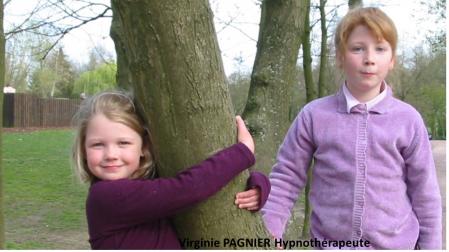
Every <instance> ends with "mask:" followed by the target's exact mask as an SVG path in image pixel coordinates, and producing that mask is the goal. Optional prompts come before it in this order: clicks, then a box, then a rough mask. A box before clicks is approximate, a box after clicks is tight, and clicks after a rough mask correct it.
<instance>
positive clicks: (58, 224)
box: [2, 130, 88, 249]
mask: <svg viewBox="0 0 449 252" xmlns="http://www.w3.org/2000/svg"><path fill="white" fill-rule="evenodd" d="M72 139H73V133H72V131H70V130H43V131H35V132H28V133H9V132H4V133H3V146H2V150H3V169H4V170H3V171H4V176H5V177H4V194H5V201H4V204H5V205H4V206H5V219H6V248H7V249H83V248H88V243H87V227H86V226H87V225H86V217H85V197H86V192H87V186H85V185H82V184H80V183H79V182H78V181H77V180H76V178H75V177H74V175H73V172H72V170H71V168H70V152H71V145H72Z"/></svg>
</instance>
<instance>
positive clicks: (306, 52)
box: [302, 0, 316, 102]
mask: <svg viewBox="0 0 449 252" xmlns="http://www.w3.org/2000/svg"><path fill="white" fill-rule="evenodd" d="M304 2H305V4H306V8H305V10H306V11H305V13H304V15H305V16H304V20H305V21H304V34H303V37H302V51H303V63H302V65H303V69H304V81H305V86H306V97H307V102H310V101H312V100H313V99H315V98H316V92H315V84H314V83H313V75H312V71H313V69H312V49H311V47H312V46H311V43H310V32H311V30H312V28H311V27H310V15H309V14H310V4H311V3H310V0H304Z"/></svg>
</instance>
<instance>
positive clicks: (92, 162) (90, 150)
mask: <svg viewBox="0 0 449 252" xmlns="http://www.w3.org/2000/svg"><path fill="white" fill-rule="evenodd" d="M84 147H85V150H86V159H87V166H88V167H89V170H90V171H91V172H92V174H93V175H94V176H95V177H97V178H99V179H101V180H117V179H124V178H129V177H130V176H131V175H132V174H133V173H134V172H135V171H136V170H137V169H138V168H139V164H140V157H142V156H143V153H142V138H141V137H140V135H139V134H138V133H137V132H135V131H134V130H133V129H131V128H129V127H128V126H126V125H124V124H122V123H117V122H114V121H111V120H109V119H108V118H107V117H106V116H104V115H103V114H97V115H95V116H94V117H93V118H92V119H91V120H90V121H89V123H88V125H87V129H86V141H85V146H84Z"/></svg>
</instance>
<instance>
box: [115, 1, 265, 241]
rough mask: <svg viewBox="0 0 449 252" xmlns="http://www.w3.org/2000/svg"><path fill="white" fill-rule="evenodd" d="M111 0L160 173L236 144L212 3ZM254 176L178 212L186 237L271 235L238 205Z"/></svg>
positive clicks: (118, 39)
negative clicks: (248, 182)
mask: <svg viewBox="0 0 449 252" xmlns="http://www.w3.org/2000/svg"><path fill="white" fill-rule="evenodd" d="M111 2H112V9H113V19H114V21H113V22H114V26H112V27H111V29H112V31H111V34H115V35H114V41H115V42H116V47H117V46H118V47H121V48H117V54H118V58H119V59H124V60H122V61H120V62H119V65H118V68H119V69H123V67H125V68H126V70H127V71H128V74H129V75H127V74H125V72H121V74H124V76H125V77H123V78H125V80H130V83H131V87H132V88H133V90H134V92H135V94H136V98H137V99H138V101H140V103H141V104H140V105H141V108H142V111H143V113H144V114H145V116H146V117H147V119H148V121H149V129H150V132H151V134H152V137H153V145H154V148H155V150H156V151H155V160H156V163H157V164H158V167H159V171H158V172H159V174H160V175H162V176H173V175H174V174H176V173H177V172H178V171H180V170H182V169H184V168H186V167H189V166H191V165H193V164H195V163H198V162H199V161H201V160H203V159H205V158H207V157H208V156H209V155H211V154H212V153H214V152H216V151H218V150H220V149H222V148H224V147H226V146H229V145H231V144H233V143H235V142H236V134H235V133H236V126H235V118H234V115H233V113H232V111H233V109H232V104H231V100H230V95H229V91H228V87H227V83H226V79H225V74H224V70H223V63H222V60H221V56H220V50H219V47H218V42H217V38H216V35H215V28H214V25H213V21H212V11H211V10H210V7H209V3H208V1H207V0H202V1H199V0H198V1H183V0H178V1H144V0H136V1H118V0H113V1H111ZM123 64H126V66H123ZM247 178H248V173H247V172H244V173H243V174H242V175H240V176H238V177H237V178H236V179H234V181H233V182H231V183H230V184H229V185H228V186H227V187H225V188H224V189H223V190H222V191H220V192H219V193H218V194H216V195H215V196H213V197H212V198H210V199H209V200H207V201H206V202H205V203H201V204H199V205H197V206H195V207H193V208H192V209H190V210H188V211H186V212H185V213H183V214H181V215H179V216H178V217H176V218H175V227H176V230H177V232H178V237H179V238H180V239H184V238H188V239H190V240H201V239H210V238H213V239H214V240H223V239H224V238H256V237H267V236H266V233H265V229H264V227H263V224H262V221H261V219H260V217H259V216H258V215H255V214H251V213H249V212H248V211H246V210H239V209H237V208H236V207H235V206H234V205H233V202H234V197H235V194H236V193H237V192H239V191H242V190H244V189H245V184H246V179H247ZM192 186H193V185H192ZM221 245H223V243H221Z"/></svg>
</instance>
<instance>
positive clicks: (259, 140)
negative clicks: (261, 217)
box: [243, 0, 304, 239]
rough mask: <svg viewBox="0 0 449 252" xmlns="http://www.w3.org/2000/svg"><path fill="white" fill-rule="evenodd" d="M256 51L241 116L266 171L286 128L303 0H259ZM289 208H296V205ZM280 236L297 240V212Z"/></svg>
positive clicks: (259, 162) (291, 99) (272, 161)
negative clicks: (260, 2)
mask: <svg viewBox="0 0 449 252" xmlns="http://www.w3.org/2000/svg"><path fill="white" fill-rule="evenodd" d="M261 8H262V11H261V18H260V25H259V27H260V28H259V38H258V42H257V53H256V58H255V61H254V66H253V71H252V74H251V84H250V89H249V94H248V100H247V103H246V106H245V109H244V112H243V118H244V119H245V121H246V122H247V124H248V125H249V129H250V131H251V134H252V135H253V137H254V140H255V143H256V159H257V169H258V170H261V171H263V172H265V173H266V174H268V173H269V172H270V171H271V167H272V166H273V164H274V163H275V157H276V154H277V151H278V148H279V146H280V145H281V143H282V141H283V139H284V136H285V134H286V132H287V130H288V128H289V127H290V124H291V118H290V114H292V113H291V110H293V109H295V108H294V107H295V106H293V99H295V100H299V97H293V94H294V93H295V92H293V89H294V88H298V83H295V79H296V78H295V77H296V71H297V70H296V61H297V58H298V53H299V47H300V46H301V34H302V33H303V20H304V19H303V18H304V16H303V15H304V2H303V1H301V0H285V1H278V0H265V1H263V2H262V7H261ZM293 211H300V210H299V206H296V207H295V209H294V210H293ZM292 216H293V218H292V220H291V223H293V224H292V225H289V226H288V231H287V233H286V235H285V236H284V238H286V239H288V238H292V239H297V238H298V237H299V234H300V229H301V227H300V225H298V223H299V222H300V220H298V218H296V216H298V215H292Z"/></svg>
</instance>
